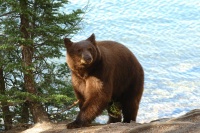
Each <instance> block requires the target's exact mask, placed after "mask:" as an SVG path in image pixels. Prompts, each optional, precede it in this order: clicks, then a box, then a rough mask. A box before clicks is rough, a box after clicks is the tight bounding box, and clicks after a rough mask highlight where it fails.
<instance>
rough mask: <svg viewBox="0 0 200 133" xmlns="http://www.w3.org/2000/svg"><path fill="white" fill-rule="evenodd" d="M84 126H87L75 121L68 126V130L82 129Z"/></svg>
mask: <svg viewBox="0 0 200 133" xmlns="http://www.w3.org/2000/svg"><path fill="white" fill-rule="evenodd" d="M84 126H86V124H83V123H82V122H78V121H73V122H71V123H69V124H67V129H73V128H80V127H84Z"/></svg>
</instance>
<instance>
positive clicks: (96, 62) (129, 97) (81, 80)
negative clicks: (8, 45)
mask: <svg viewBox="0 0 200 133" xmlns="http://www.w3.org/2000/svg"><path fill="white" fill-rule="evenodd" d="M64 43H65V47H66V49H67V64H68V66H69V68H70V69H71V76H72V85H73V88H74V92H75V94H76V97H77V99H78V100H79V108H80V112H79V114H78V115H77V117H76V120H75V121H74V122H72V123H69V124H68V125H67V128H69V129H71V128H79V127H83V126H88V125H89V124H90V123H91V122H92V120H94V119H95V118H96V117H97V116H98V115H100V114H101V113H102V111H103V110H104V109H107V110H108V113H109V114H112V111H111V109H110V107H111V106H112V105H113V103H118V105H120V106H118V108H119V109H120V110H121V112H122V114H123V122H127V123H129V122H130V121H131V120H132V121H136V116H137V112H138V108H139V103H140V100H141V97H142V93H143V86H144V72H143V68H142V66H141V65H140V63H139V62H138V60H137V59H136V57H135V56H134V55H133V53H132V52H131V51H130V50H129V49H128V48H126V47H125V46H124V45H122V44H120V43H118V42H114V41H96V40H95V35H94V34H92V35H91V36H90V37H89V38H88V39H86V40H83V41H80V42H72V41H70V39H68V38H65V39H64ZM121 119H122V116H121V113H118V115H117V116H116V115H115V116H114V115H109V121H108V123H114V122H120V121H121Z"/></svg>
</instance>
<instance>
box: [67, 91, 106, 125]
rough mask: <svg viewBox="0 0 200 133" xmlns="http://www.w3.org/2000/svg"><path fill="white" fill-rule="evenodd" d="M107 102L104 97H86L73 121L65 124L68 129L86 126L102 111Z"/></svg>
mask: <svg viewBox="0 0 200 133" xmlns="http://www.w3.org/2000/svg"><path fill="white" fill-rule="evenodd" d="M107 105H108V102H107V100H106V98H104V97H102V96H98V95H94V96H93V97H92V98H89V99H87V100H86V101H85V102H84V103H83V105H82V108H80V112H79V114H78V116H77V118H76V120H75V121H73V122H72V123H69V124H67V128H68V129H72V128H80V127H86V126H88V125H89V124H90V123H91V122H92V120H94V119H95V118H96V117H97V116H98V115H100V114H101V113H102V111H103V110H104V109H105V108H106V107H107Z"/></svg>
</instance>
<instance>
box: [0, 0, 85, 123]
mask: <svg viewBox="0 0 200 133" xmlns="http://www.w3.org/2000/svg"><path fill="white" fill-rule="evenodd" d="M67 4H68V1H67V0H15V1H14V0H0V26H1V27H0V35H1V41H0V52H1V53H2V54H1V57H0V62H1V63H0V70H1V73H0V74H1V75H0V77H1V78H2V80H1V81H2V82H1V83H2V84H1V85H3V84H4V87H2V86H0V87H1V88H0V90H1V95H0V100H1V101H3V100H4V101H5V99H7V102H6V103H7V104H8V105H9V104H15V103H17V104H15V105H14V107H15V109H17V110H19V111H18V113H16V112H17V111H16V110H15V109H13V110H10V109H9V107H8V105H7V106H6V107H7V109H8V110H9V111H11V112H13V113H14V115H13V118H14V117H15V116H16V115H20V114H23V115H20V117H21V121H22V122H28V121H29V117H30V114H29V111H30V112H31V116H32V118H33V122H34V123H37V122H43V121H49V118H48V113H49V112H48V111H46V109H45V107H48V106H50V105H51V106H56V107H61V105H62V104H63V103H65V104H67V103H68V101H69V100H71V98H70V96H71V95H72V92H71V90H69V88H71V86H70V84H68V82H67V78H68V75H69V70H68V69H67V66H66V65H65V64H60V63H56V62H54V60H55V58H57V59H59V58H60V57H61V56H63V54H62V52H61V50H62V48H63V46H64V45H63V38H64V36H65V37H66V36H69V35H72V34H75V33H76V32H77V31H78V30H79V29H80V27H79V23H80V22H81V20H82V17H81V15H82V14H83V12H82V10H80V9H77V10H73V11H72V12H71V13H68V14H67V13H65V12H62V10H61V9H62V8H66V5H67ZM2 90H3V91H2ZM63 93H65V94H63ZM8 101H9V102H8ZM1 103H2V102H1ZM4 103H5V102H4ZM2 110H3V109H2ZM3 112H5V111H3ZM22 112H23V113H22ZM4 122H5V120H4ZM5 124H6V123H5ZM8 124H12V122H8Z"/></svg>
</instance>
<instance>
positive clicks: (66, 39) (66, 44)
mask: <svg viewBox="0 0 200 133" xmlns="http://www.w3.org/2000/svg"><path fill="white" fill-rule="evenodd" d="M64 43H65V47H66V48H69V47H70V46H72V44H73V42H72V41H71V40H70V39H69V38H65V39H64Z"/></svg>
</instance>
